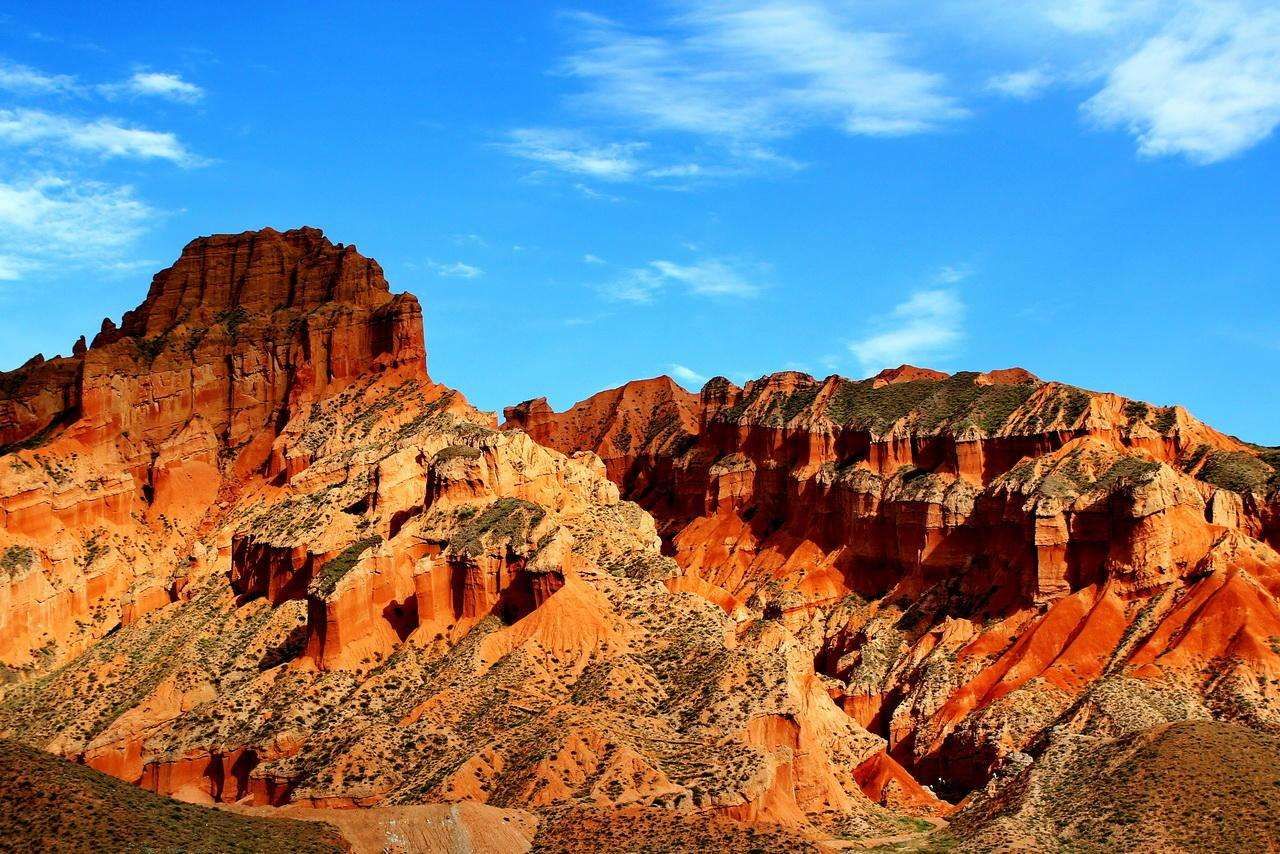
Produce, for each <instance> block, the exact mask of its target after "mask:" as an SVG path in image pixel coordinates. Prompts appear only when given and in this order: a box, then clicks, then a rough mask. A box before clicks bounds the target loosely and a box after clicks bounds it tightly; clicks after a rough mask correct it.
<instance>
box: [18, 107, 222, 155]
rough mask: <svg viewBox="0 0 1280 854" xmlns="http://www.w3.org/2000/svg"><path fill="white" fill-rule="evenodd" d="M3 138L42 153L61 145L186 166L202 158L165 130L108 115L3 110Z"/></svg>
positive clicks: (76, 149) (79, 149) (100, 153)
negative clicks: (84, 118) (90, 118)
mask: <svg viewBox="0 0 1280 854" xmlns="http://www.w3.org/2000/svg"><path fill="white" fill-rule="evenodd" d="M0 142H3V143H8V144H10V145H17V146H26V147H29V148H35V149H38V150H39V151H40V152H41V153H50V152H51V150H53V149H58V150H60V151H62V152H66V151H70V152H76V153H84V154H92V155H98V156H101V157H132V158H138V159H142V160H151V159H158V160H170V161H172V162H174V163H178V164H181V165H185V166H190V165H197V164H198V163H199V162H200V161H199V159H198V158H196V157H195V156H193V155H192V154H191V153H190V152H189V151H187V149H186V148H185V147H184V146H183V145H182V143H181V142H179V140H178V138H177V137H176V136H174V135H173V134H171V133H168V132H165V131H153V130H147V129H145V128H136V127H128V126H126V125H124V124H121V123H119V122H117V121H116V120H115V119H107V118H100V119H95V120H93V121H82V120H80V119H76V118H72V117H70V116H63V115H55V114H53V113H46V112H44V111H42V110H26V109H21V110H0Z"/></svg>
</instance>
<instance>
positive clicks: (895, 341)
mask: <svg viewBox="0 0 1280 854" xmlns="http://www.w3.org/2000/svg"><path fill="white" fill-rule="evenodd" d="M963 320H964V303H963V302H962V301H961V299H960V297H959V296H958V295H957V294H956V292H955V291H952V290H946V289H934V290H922V291H917V292H916V293H914V294H912V295H911V297H910V298H909V299H908V300H907V301H906V302H903V303H899V304H898V305H897V306H895V307H894V309H893V311H892V312H890V313H889V315H887V316H885V317H882V318H879V319H878V320H877V321H876V322H875V323H874V324H873V325H874V326H875V327H877V328H878V331H876V332H873V333H872V334H870V335H867V336H866V337H864V338H861V339H859V340H857V341H853V342H852V343H850V344H849V350H850V351H851V352H852V353H853V355H854V356H855V357H856V358H857V359H858V362H859V364H860V365H861V367H862V370H863V372H864V373H865V374H867V375H870V374H873V373H875V372H876V371H879V370H880V369H881V368H886V367H896V366H897V365H900V364H904V363H908V362H917V361H920V360H924V359H930V358H936V357H941V356H945V355H946V354H947V353H948V352H949V351H950V349H951V348H952V347H954V346H955V345H956V344H957V343H959V342H960V340H961V339H962V338H963V332H962V330H961V323H962V321H963Z"/></svg>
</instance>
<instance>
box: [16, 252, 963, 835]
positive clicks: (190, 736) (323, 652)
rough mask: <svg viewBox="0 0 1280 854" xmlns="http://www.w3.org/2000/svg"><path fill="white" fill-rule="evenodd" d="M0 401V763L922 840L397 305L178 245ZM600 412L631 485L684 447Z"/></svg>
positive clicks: (329, 274) (833, 702)
mask: <svg viewBox="0 0 1280 854" xmlns="http://www.w3.org/2000/svg"><path fill="white" fill-rule="evenodd" d="M0 388H3V396H0V429H3V431H4V439H3V441H4V443H5V448H4V452H3V454H0V473H2V475H0V477H2V480H0V523H2V526H3V530H2V531H0V555H2V560H3V572H2V573H0V662H3V664H4V665H5V668H6V669H5V674H6V682H7V683H8V684H6V685H4V686H3V687H2V688H0V691H3V696H2V697H0V734H6V735H10V736H12V737H16V738H20V739H22V740H24V741H26V742H28V743H31V744H34V745H38V746H40V747H42V748H45V749H48V750H50V751H53V752H55V753H58V754H61V755H64V756H68V757H73V758H75V759H77V760H79V761H81V762H84V763H86V764H88V765H90V766H92V767H94V768H96V769H99V770H102V771H106V772H108V773H110V774H112V775H114V776H117V777H120V778H122V779H125V780H129V781H132V782H135V783H137V784H138V785H140V786H143V787H145V788H147V789H150V790H152V791H155V792H159V793H163V794H171V795H174V796H177V797H180V798H183V799H186V800H191V801H200V802H206V803H208V802H219V803H230V802H238V803H244V802H250V803H253V804H257V805H280V804H285V803H293V804H297V805H301V806H307V807H335V806H343V807H351V806H370V805H386V806H394V805H406V804H418V803H423V802H429V801H442V800H443V801H462V800H466V801H478V802H483V803H487V804H490V805H493V806H497V807H510V806H516V807H521V808H528V809H532V810H535V811H538V812H540V813H543V814H544V815H547V816H551V817H554V816H561V817H562V819H560V820H556V821H551V822H550V823H549V824H548V827H558V828H560V829H561V830H562V831H563V830H564V829H565V828H569V829H572V828H574V827H576V826H578V823H579V818H581V821H582V823H583V826H598V827H600V828H604V829H603V830H600V832H601V833H604V832H605V831H606V830H608V829H609V827H622V826H624V825H621V824H611V823H610V822H608V821H606V822H605V823H604V824H597V825H592V824H591V823H592V822H593V821H596V819H594V818H590V816H596V817H598V816H600V815H605V816H619V815H622V814H623V813H625V814H626V815H627V816H628V818H627V821H628V822H630V824H627V825H625V826H627V827H633V828H637V832H642V831H640V830H639V828H649V827H667V828H668V829H669V830H670V829H671V828H679V829H680V830H679V833H678V834H677V836H679V835H682V834H688V833H693V832H694V829H696V828H701V829H702V831H703V832H709V833H710V837H709V838H714V837H717V836H719V837H721V838H730V837H732V838H739V837H741V838H742V839H744V840H746V839H750V838H754V837H752V834H754V833H755V831H754V830H752V831H750V832H748V831H745V830H743V828H748V827H764V826H766V825H767V826H769V827H771V828H774V830H772V831H769V832H770V833H773V834H774V836H772V837H770V838H772V839H774V840H775V841H777V840H783V841H782V842H779V846H781V847H785V846H789V845H793V844H794V845H796V846H803V845H807V844H810V842H812V841H813V840H816V839H825V838H827V837H828V836H829V835H830V834H833V833H840V834H851V833H872V834H874V833H884V832H886V831H890V830H892V829H893V828H894V827H895V823H896V822H897V818H896V817H895V816H896V815H897V814H898V813H897V811H901V810H906V811H911V812H915V813H937V812H942V811H945V810H946V806H945V805H944V804H942V803H941V802H939V801H938V800H937V799H936V798H934V796H933V795H932V794H931V793H930V792H929V791H928V790H926V789H924V788H922V787H920V786H919V785H918V784H916V782H915V781H914V780H913V779H912V778H911V777H910V775H909V774H907V772H906V771H905V770H903V769H902V768H901V766H900V765H899V764H898V763H897V762H896V761H894V760H893V759H892V758H891V757H889V756H888V755H887V754H886V752H885V751H886V748H887V743H886V741H885V739H884V738H882V737H880V736H877V735H875V734H872V733H870V732H868V731H867V729H866V728H864V726H863V725H862V724H861V723H859V721H858V719H857V718H856V717H854V716H851V715H849V714H848V713H846V711H845V710H844V709H843V708H841V706H840V705H839V703H838V702H837V699H839V700H841V701H843V700H844V694H843V689H842V688H841V686H842V684H843V683H841V682H837V681H834V680H832V679H830V678H828V677H825V676H822V675H820V674H818V673H817V672H815V669H814V657H813V654H812V650H811V648H810V646H809V645H808V644H807V643H806V642H803V641H801V640H798V639H797V637H796V634H795V632H794V631H793V627H792V625H790V623H791V622H793V621H789V620H784V619H782V615H781V614H771V615H766V616H765V617H764V618H761V619H754V620H749V621H744V620H741V619H738V616H739V615H738V614H736V613H732V612H733V610H734V609H732V608H730V609H727V610H726V609H725V608H722V607H720V606H719V604H718V603H714V602H713V601H708V597H707V596H705V595H702V594H703V593H705V592H706V591H709V590H711V589H712V587H713V586H715V587H716V588H717V589H721V588H723V584H722V583H721V582H722V581H723V579H721V580H719V581H718V580H717V579H716V578H715V577H714V576H713V575H711V574H705V575H704V574H703V573H700V572H696V571H695V572H691V573H688V574H687V577H686V573H685V572H684V571H682V569H681V568H680V566H679V565H677V564H676V563H675V562H673V561H671V560H670V559H668V558H665V557H663V556H662V554H661V553H660V542H661V541H660V538H659V535H658V531H657V528H656V527H655V525H654V522H653V518H652V517H651V516H650V515H649V514H648V513H646V512H645V511H644V510H643V509H641V508H640V507H639V506H638V505H636V504H634V503H631V502H628V501H623V500H621V499H620V496H619V490H618V487H617V486H616V485H615V484H614V483H613V482H611V481H610V480H609V479H608V478H606V476H605V474H606V465H605V463H603V462H602V461H601V458H600V457H599V456H597V455H596V454H594V453H590V452H583V453H574V454H572V455H569V456H566V455H565V454H563V453H561V452H559V451H556V450H552V449H549V448H547V447H544V446H542V445H539V444H537V443H535V442H534V441H533V440H532V439H531V438H529V437H528V436H526V435H524V434H522V433H518V432H499V431H497V430H495V429H493V419H492V416H487V415H484V414H482V413H478V412H476V411H475V410H474V409H472V408H471V407H470V406H469V405H468V404H467V403H466V401H465V400H464V399H463V398H462V397H461V395H459V394H457V393H456V392H453V391H451V390H449V389H446V388H444V387H442V386H440V385H437V384H435V383H433V382H432V381H431V380H430V378H429V376H428V375H427V372H426V365H425V360H424V347H423V336H422V327H421V312H420V310H419V307H418V304H417V302H416V301H415V300H414V299H413V298H412V297H411V296H408V295H398V296H393V295H392V294H391V293H390V292H389V289H388V287H387V283H386V281H385V280H384V279H383V277H382V274H381V271H380V269H379V268H378V265H377V264H376V263H374V262H373V261H370V260H368V259H366V258H363V257H362V256H360V255H359V253H357V252H356V250H355V249H354V248H352V247H344V246H341V245H334V244H331V243H330V242H329V241H328V240H326V239H325V238H324V237H323V235H321V234H320V232H318V231H316V230H314V229H300V230H296V231H290V232H285V233H279V232H275V231H270V230H267V231H262V232H255V233H246V234H241V235H223V236H215V237H210V238H203V239H201V240H197V241H195V242H193V243H191V244H190V245H189V246H188V247H187V248H186V250H184V252H183V254H182V257H181V258H180V259H179V260H178V262H177V263H176V264H175V265H174V266H173V267H171V268H170V269H169V270H166V271H164V272H162V273H160V274H159V275H158V276H157V277H156V278H155V281H154V283H153V285H152V288H151V291H150V293H149V294H148V296H147V299H146V301H145V302H144V303H143V305H141V306H140V307H139V308H137V309H135V310H134V311H131V312H129V313H127V314H126V315H125V317H124V319H123V321H122V323H121V324H120V325H119V327H118V328H117V327H116V326H115V325H114V324H112V323H110V322H104V324H103V331H102V332H101V333H100V334H99V335H98V336H97V337H96V338H95V339H94V342H93V345H92V347H89V348H84V347H81V346H77V347H76V348H75V350H74V352H73V355H72V356H71V357H68V358H57V359H53V360H50V361H48V362H39V363H36V362H33V363H30V364H28V365H27V366H24V367H23V368H21V369H19V370H18V371H16V372H14V373H11V374H4V375H0ZM621 407H628V408H629V410H628V411H630V412H631V413H632V414H631V415H630V416H628V417H630V418H633V419H634V420H633V423H634V424H635V425H636V426H635V436H634V446H635V447H636V448H639V447H641V446H642V445H643V446H644V447H646V448H650V449H652V451H653V460H652V465H653V466H655V467H658V466H660V465H661V460H662V459H667V458H668V457H669V458H670V459H672V460H674V459H675V453H676V451H677V448H676V446H675V445H674V444H673V445H672V446H671V447H670V449H669V451H670V453H669V454H668V453H667V451H665V450H664V449H665V448H666V447H667V446H666V445H665V444H664V443H666V442H667V441H671V442H677V443H683V442H684V441H685V439H686V438H687V436H688V435H689V434H690V432H691V431H692V430H694V429H696V427H697V426H698V422H697V419H696V418H695V417H694V415H695V413H698V412H700V404H698V402H697V401H696V400H695V399H693V398H691V397H690V396H689V395H687V394H686V393H684V392H682V391H681V390H679V389H678V388H677V387H675V386H674V385H671V384H669V383H667V384H666V386H665V390H661V389H660V390H658V391H657V392H656V393H655V394H654V395H653V396H652V397H649V396H645V397H642V398H640V399H637V400H636V401H633V402H632V401H627V400H626V399H625V395H623V396H621V397H619V398H618V399H617V401H615V403H614V404H613V405H612V409H613V410H617V409H619V408H621ZM657 408H663V409H664V414H663V416H662V419H661V425H660V426H655V425H654V422H653V413H654V412H655V411H656V409H657ZM530 411H532V408H530ZM667 412H669V413H670V414H669V416H668V415H667V414H666V413H667ZM615 423H616V424H617V425H618V428H617V429H618V430H622V429H625V425H626V418H619V419H616V421H615ZM642 423H643V424H644V425H645V429H644V430H643V431H640V430H639V426H640V425H641V424H642ZM651 428H652V432H651ZM628 447H630V445H628V444H626V443H622V444H617V445H616V448H617V449H619V450H620V451H621V452H623V453H628V452H629V451H627V448H628ZM664 454H666V456H664ZM609 464H610V465H613V466H614V467H615V468H614V469H613V471H614V472H615V473H619V474H620V473H621V471H622V469H620V468H618V467H617V465H618V463H617V454H613V453H611V454H610V460H609ZM673 476H674V474H673ZM681 476H683V475H681ZM647 488H648V489H650V490H651V491H652V492H653V493H654V494H655V495H657V494H659V492H660V485H659V484H657V483H650V484H648V485H647ZM674 506H676V505H675V504H674V503H673V507H674ZM681 506H683V505H681ZM734 571H736V570H734ZM802 628H804V631H805V632H809V631H810V629H808V628H807V627H802ZM882 804H884V805H888V807H889V808H887V809H886V807H885V806H882ZM564 816H572V817H571V818H563V817H564ZM583 816H586V817H583ZM676 816H678V817H679V818H678V820H676V819H675V818H674V817H676ZM606 825H608V827H606ZM709 827H716V828H726V829H725V830H723V831H720V830H716V831H714V832H710V831H707V828H709ZM643 832H645V833H648V831H643ZM671 832H673V833H674V832H675V831H671ZM557 838H561V839H563V837H557ZM580 841H581V840H580ZM676 841H677V842H678V840H676ZM557 844H558V843H557ZM584 844H588V846H589V840H586V841H584Z"/></svg>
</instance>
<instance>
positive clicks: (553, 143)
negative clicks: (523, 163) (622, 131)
mask: <svg viewBox="0 0 1280 854" xmlns="http://www.w3.org/2000/svg"><path fill="white" fill-rule="evenodd" d="M510 140H511V141H510V142H508V143H506V144H505V145H504V146H503V147H504V148H505V149H506V150H507V151H508V152H509V153H511V154H514V155H515V156H517V157H523V158H525V159H526V160H532V161H534V162H537V163H542V164H545V165H547V166H551V167H554V168H555V169H558V170H560V171H562V172H568V173H570V174H574V175H584V176H587V177H590V178H596V179H598V180H602V181H627V180H630V179H631V178H633V177H634V176H635V174H636V172H637V171H639V169H640V162H639V161H638V160H637V158H636V155H637V154H638V153H639V152H640V151H641V150H643V149H644V148H646V144H645V143H642V142H611V143H604V144H593V143H591V142H589V141H588V140H587V139H586V138H585V137H584V136H583V135H582V134H578V133H575V132H573V131H566V130H559V129H555V128H520V129H518V130H513V131H511V133H510Z"/></svg>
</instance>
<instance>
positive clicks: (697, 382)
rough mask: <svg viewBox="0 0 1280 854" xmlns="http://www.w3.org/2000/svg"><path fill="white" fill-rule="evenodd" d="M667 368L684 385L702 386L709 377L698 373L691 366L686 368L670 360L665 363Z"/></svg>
mask: <svg viewBox="0 0 1280 854" xmlns="http://www.w3.org/2000/svg"><path fill="white" fill-rule="evenodd" d="M667 368H668V369H669V370H670V371H671V373H672V375H674V376H675V378H676V379H677V380H679V381H680V382H682V383H684V384H686V385H691V386H696V387H697V388H702V386H703V385H705V384H706V382H707V380H708V379H709V378H708V377H706V376H704V375H702V374H700V373H698V372H697V371H695V370H693V369H692V368H687V367H685V366H684V365H681V364H679V363H677V362H672V363H671V364H669V365H667Z"/></svg>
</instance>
